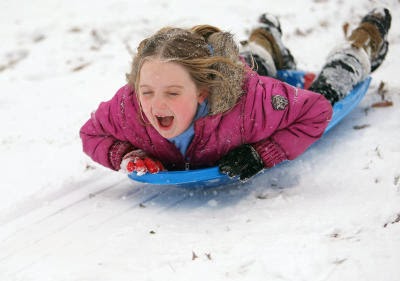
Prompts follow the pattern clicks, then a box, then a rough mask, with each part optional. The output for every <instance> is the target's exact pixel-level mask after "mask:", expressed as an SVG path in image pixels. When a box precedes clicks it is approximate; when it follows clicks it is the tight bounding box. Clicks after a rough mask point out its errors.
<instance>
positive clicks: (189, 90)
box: [138, 59, 207, 138]
mask: <svg viewBox="0 0 400 281" xmlns="http://www.w3.org/2000/svg"><path fill="white" fill-rule="evenodd" d="M138 89H139V93H138V94H139V101H140V103H141V106H142V109H143V112H144V114H145V115H146V117H147V119H148V120H149V121H150V123H151V124H152V125H153V126H154V128H155V129H156V130H157V131H158V132H159V133H160V135H162V136H163V137H164V138H173V137H176V136H178V135H180V134H181V133H183V132H184V131H185V130H186V129H187V128H188V127H189V126H190V124H191V123H192V121H193V118H194V116H195V114H196V111H197V105H198V104H199V103H202V102H203V101H204V99H205V98H206V97H207V90H200V89H198V88H197V86H196V85H195V83H194V82H193V80H192V79H191V77H190V75H189V73H188V71H187V70H186V69H185V68H184V67H183V66H181V65H180V64H178V63H175V62H165V61H161V60H158V59H152V60H147V61H146V62H144V63H143V65H142V68H141V70H140V80H139V87H138Z"/></svg>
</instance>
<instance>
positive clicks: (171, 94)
mask: <svg viewBox="0 0 400 281" xmlns="http://www.w3.org/2000/svg"><path fill="white" fill-rule="evenodd" d="M168 95H170V96H173V97H175V96H179V94H178V93H174V92H173V93H168Z"/></svg>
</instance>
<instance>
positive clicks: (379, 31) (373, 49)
mask: <svg viewBox="0 0 400 281" xmlns="http://www.w3.org/2000/svg"><path fill="white" fill-rule="evenodd" d="M391 21H392V17H391V15H390V12H389V10H388V9H386V8H375V9H373V10H372V11H370V12H369V13H368V14H367V15H366V16H364V17H363V18H362V20H361V23H360V24H359V26H358V27H357V28H356V29H355V30H354V31H353V32H352V34H351V35H350V37H349V41H350V42H351V43H352V45H353V46H354V47H356V48H364V49H365V51H366V52H367V53H368V54H369V56H370V58H371V72H372V71H374V70H375V69H377V68H378V67H379V66H380V65H381V64H382V62H383V60H384V59H385V57H386V54H387V52H388V48H389V42H388V41H387V34H388V31H389V29H390V25H391Z"/></svg>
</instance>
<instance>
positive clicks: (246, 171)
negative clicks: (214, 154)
mask: <svg viewBox="0 0 400 281" xmlns="http://www.w3.org/2000/svg"><path fill="white" fill-rule="evenodd" d="M218 166H219V170H220V172H221V173H224V174H227V175H228V176H229V177H235V176H239V178H240V180H241V181H246V180H248V179H249V178H251V177H252V176H254V175H255V174H257V173H258V172H260V171H261V170H262V169H263V168H264V163H263V161H262V160H261V157H260V155H259V154H258V153H257V151H256V150H255V149H254V148H253V147H252V146H251V145H249V144H244V145H242V146H239V147H238V148H235V149H233V150H232V151H230V152H229V153H228V154H227V155H225V156H224V157H222V158H221V160H220V161H219V163H218Z"/></svg>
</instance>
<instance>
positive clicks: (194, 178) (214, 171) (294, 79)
mask: <svg viewBox="0 0 400 281" xmlns="http://www.w3.org/2000/svg"><path fill="white" fill-rule="evenodd" d="M305 73H306V72H304V71H297V70H296V71H293V70H290V71H279V72H278V78H279V79H281V80H283V81H285V82H287V83H289V84H291V85H293V86H296V87H300V88H302V87H303V86H304V79H303V77H304V74H305ZM370 82H371V78H370V77H368V78H367V79H365V80H364V81H363V82H361V83H359V84H358V85H357V86H356V87H354V89H353V90H352V91H351V92H350V93H349V94H348V95H347V96H346V98H344V99H343V100H341V101H339V102H337V103H336V104H335V105H334V106H333V116H332V120H331V122H330V123H329V125H328V127H327V128H326V130H325V133H326V132H328V131H329V130H330V129H332V128H333V127H334V126H335V125H337V124H338V123H339V122H340V121H341V120H342V119H343V118H344V117H345V116H346V115H347V114H349V113H350V112H351V111H352V110H353V109H354V108H355V107H356V106H357V105H358V103H359V102H360V101H361V99H362V98H363V97H364V95H365V94H366V92H367V90H368V87H369V84H370ZM128 176H129V178H130V179H132V180H134V181H137V182H142V183H148V184H155V185H175V186H178V187H187V188H194V187H208V186H210V187H211V186H219V185H224V184H228V183H234V182H237V181H238V179H237V178H230V177H228V176H227V175H224V174H221V173H220V172H219V171H218V167H211V168H205V169H198V170H189V171H165V172H159V173H157V174H144V175H142V176H138V175H137V174H136V173H135V172H133V173H130V174H129V175H128Z"/></svg>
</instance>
